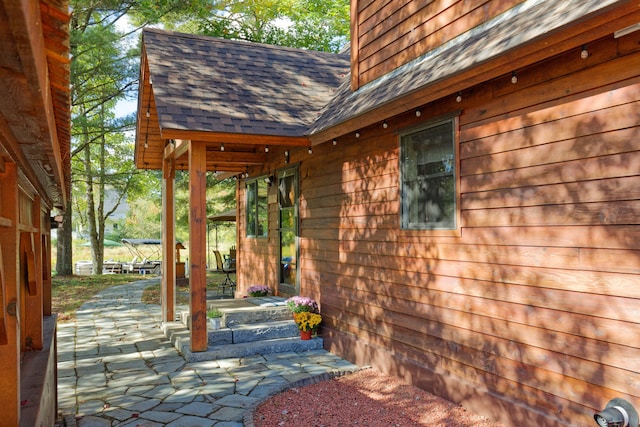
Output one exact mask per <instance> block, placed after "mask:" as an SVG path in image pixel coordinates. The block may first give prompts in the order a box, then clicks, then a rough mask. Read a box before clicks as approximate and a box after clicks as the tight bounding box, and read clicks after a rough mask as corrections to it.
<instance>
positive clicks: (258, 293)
mask: <svg viewBox="0 0 640 427" xmlns="http://www.w3.org/2000/svg"><path fill="white" fill-rule="evenodd" d="M247 293H248V294H249V296H250V297H266V296H267V295H269V294H270V293H271V288H270V287H268V286H265V285H252V286H251V287H249V289H247Z"/></svg>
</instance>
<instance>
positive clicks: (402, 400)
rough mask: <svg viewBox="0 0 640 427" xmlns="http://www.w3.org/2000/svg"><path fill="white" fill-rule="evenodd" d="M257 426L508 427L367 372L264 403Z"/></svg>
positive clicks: (257, 413) (295, 390)
mask: <svg viewBox="0 0 640 427" xmlns="http://www.w3.org/2000/svg"><path fill="white" fill-rule="evenodd" d="M253 422H254V424H255V426H256V427H299V426H312V427H345V426H369V427H378V426H379V427H414V426H442V427H504V426H503V425H502V424H500V423H496V422H493V421H490V420H488V419H486V418H484V417H481V416H480V415H477V414H475V413H473V412H469V411H467V410H466V409H464V408H462V407H461V406H457V405H455V404H453V403H451V402H449V401H448V400H444V399H441V398H439V397H437V396H434V395H433V394H430V393H427V392H426V391H424V390H421V389H419V388H417V387H413V386H410V385H407V384H405V383H403V382H402V381H401V380H400V379H398V378H395V377H390V376H388V375H384V374H381V373H380V372H378V371H376V370H374V369H365V370H362V371H359V372H356V373H354V374H350V375H345V376H342V377H339V378H334V379H332V380H327V381H322V382H319V383H317V384H313V385H309V386H306V387H300V388H292V389H290V390H287V391H285V392H282V393H279V394H276V395H275V396H273V397H271V398H270V399H268V400H266V401H265V402H263V403H262V404H261V405H260V406H258V408H257V409H256V411H255V412H254V417H253Z"/></svg>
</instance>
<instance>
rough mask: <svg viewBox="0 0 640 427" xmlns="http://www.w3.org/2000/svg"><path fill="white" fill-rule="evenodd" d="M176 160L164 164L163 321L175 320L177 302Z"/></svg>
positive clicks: (164, 161)
mask: <svg viewBox="0 0 640 427" xmlns="http://www.w3.org/2000/svg"><path fill="white" fill-rule="evenodd" d="M174 166H175V160H174V159H172V158H171V159H165V160H163V162H162V230H163V233H162V321H163V322H173V321H174V320H175V311H176V308H175V301H176V259H175V255H176V232H175V223H176V218H175V217H176V204H175V188H174V183H175V176H176V174H175V168H174Z"/></svg>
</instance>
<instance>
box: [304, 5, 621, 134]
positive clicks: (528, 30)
mask: <svg viewBox="0 0 640 427" xmlns="http://www.w3.org/2000/svg"><path fill="white" fill-rule="evenodd" d="M615 3H619V1H617V0H563V1H561V2H559V1H557V0H545V1H539V0H529V1H525V2H523V3H520V4H519V5H517V6H515V7H514V8H512V9H510V10H509V11H508V12H506V13H503V14H501V15H499V16H497V17H496V18H494V19H492V20H490V21H488V22H486V23H484V24H483V25H480V26H479V27H476V28H475V29H473V30H472V31H468V32H467V33H465V34H462V35H460V36H458V37H456V38H455V39H453V40H451V41H450V42H448V43H445V44H443V45H442V46H440V47H438V48H437V49H434V50H432V51H430V52H427V53H426V54H425V55H423V56H421V57H419V58H417V59H415V60H413V61H411V62H409V63H407V64H405V65H403V66H401V67H399V68H397V69H396V70H394V71H392V72H390V73H388V74H386V75H384V76H382V77H380V78H379V79H377V80H374V81H373V82H371V83H369V84H367V85H365V86H363V87H361V88H360V89H358V90H357V91H355V92H354V91H352V90H351V87H350V85H349V83H348V82H346V83H343V84H342V86H341V87H340V89H339V90H338V91H337V92H336V96H335V97H334V98H333V99H332V100H331V102H330V103H328V104H327V105H326V106H325V108H324V109H323V111H322V114H321V115H320V116H319V117H318V119H317V120H316V121H315V122H314V124H313V125H312V126H311V128H310V129H309V133H308V134H309V135H313V134H315V133H318V132H321V131H323V130H325V129H328V128H330V127H332V126H335V125H337V124H340V123H342V122H344V121H346V120H349V119H352V118H354V117H358V116H362V115H364V114H366V113H367V112H369V111H371V110H373V109H375V108H377V107H380V106H381V105H385V104H388V103H390V102H392V101H394V100H396V99H399V98H402V97H404V96H407V95H409V94H411V93H413V92H416V91H418V90H421V89H424V88H425V87H429V86H430V85H432V84H434V83H437V82H438V81H441V80H444V79H447V78H450V77H451V76H454V75H456V74H460V73H462V72H464V71H467V70H471V69H473V68H474V67H477V66H478V65H479V64H483V63H486V62H488V61H491V60H492V59H494V58H496V57H499V56H502V55H505V54H507V53H508V52H509V51H512V50H514V49H516V48H518V47H520V46H522V45H525V44H528V43H531V42H533V41H535V40H536V39H538V38H542V37H544V36H545V35H547V34H549V33H552V32H554V31H557V30H559V29H560V28H561V27H563V26H565V25H568V24H570V23H572V22H575V21H578V20H580V19H582V18H584V17H585V16H588V15H590V14H594V13H598V12H600V11H602V10H605V9H606V8H608V7H610V6H611V5H613V4H615ZM504 71H505V72H508V71H511V70H508V69H506V70H504Z"/></svg>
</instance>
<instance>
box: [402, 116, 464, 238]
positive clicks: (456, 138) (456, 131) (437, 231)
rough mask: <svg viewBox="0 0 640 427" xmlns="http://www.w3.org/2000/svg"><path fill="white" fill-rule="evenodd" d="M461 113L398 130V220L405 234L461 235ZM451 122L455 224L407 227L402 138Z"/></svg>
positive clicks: (435, 118)
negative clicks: (405, 221)
mask: <svg viewBox="0 0 640 427" xmlns="http://www.w3.org/2000/svg"><path fill="white" fill-rule="evenodd" d="M460 114H461V111H456V112H454V113H451V114H447V115H442V116H438V117H434V118H432V119H430V120H428V121H426V122H424V123H421V124H420V125H419V126H414V127H410V128H406V129H403V130H402V131H400V132H398V153H399V155H398V177H399V180H398V186H399V189H398V194H399V196H400V199H399V209H398V221H399V229H400V231H401V232H402V233H403V235H405V236H425V235H426V236H448V237H460V236H461V230H462V224H461V221H462V215H461V206H460V200H461V197H460V193H461V192H460V119H459V118H460ZM447 122H451V123H452V136H453V153H454V165H455V167H454V177H453V179H454V186H455V195H454V199H455V200H454V203H455V213H454V221H455V225H454V226H453V227H452V228H447V229H445V228H428V227H411V228H408V227H405V226H404V224H403V217H404V215H405V213H404V191H405V188H404V178H403V173H404V165H403V156H402V151H403V148H402V146H403V144H402V138H403V137H404V136H406V135H410V134H414V133H418V132H421V131H424V130H427V129H429V128H433V127H436V126H439V125H441V124H443V123H447Z"/></svg>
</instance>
